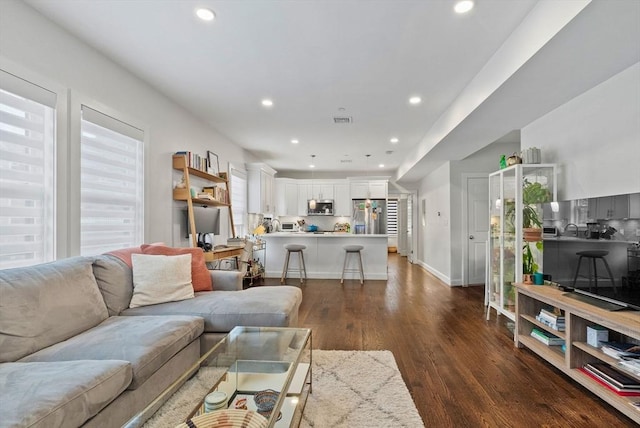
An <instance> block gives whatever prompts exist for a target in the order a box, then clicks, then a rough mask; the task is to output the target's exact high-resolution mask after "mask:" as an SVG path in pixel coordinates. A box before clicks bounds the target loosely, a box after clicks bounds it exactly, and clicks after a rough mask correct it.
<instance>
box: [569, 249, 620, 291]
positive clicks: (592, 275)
mask: <svg viewBox="0 0 640 428" xmlns="http://www.w3.org/2000/svg"><path fill="white" fill-rule="evenodd" d="M607 254H609V252H608V251H578V252H577V253H576V255H577V256H579V257H580V258H579V259H578V266H577V267H576V273H575V275H574V276H573V287H575V286H576V281H577V280H578V275H579V274H580V265H581V263H582V258H583V257H584V258H586V259H587V267H588V268H589V275H588V278H589V291H591V290H592V288H593V286H594V285H595V289H596V290H597V289H598V268H597V266H596V260H597V259H600V260H602V262H603V263H604V267H605V268H606V269H607V273H608V274H609V279H610V280H611V285H612V286H613V293H614V294H618V289H617V288H616V283H615V280H614V279H613V273H611V268H609V263H607V259H606V258H605V256H606V255H607ZM600 278H604V277H600Z"/></svg>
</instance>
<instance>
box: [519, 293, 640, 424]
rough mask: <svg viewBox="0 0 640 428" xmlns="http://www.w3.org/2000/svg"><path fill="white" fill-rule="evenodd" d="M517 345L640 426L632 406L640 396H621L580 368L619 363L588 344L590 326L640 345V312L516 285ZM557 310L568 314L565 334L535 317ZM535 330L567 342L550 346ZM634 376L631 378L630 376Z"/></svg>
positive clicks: (618, 340)
mask: <svg viewBox="0 0 640 428" xmlns="http://www.w3.org/2000/svg"><path fill="white" fill-rule="evenodd" d="M516 293H517V299H516V331H515V337H514V340H515V343H516V346H518V347H523V346H525V347H527V348H529V349H530V350H531V351H533V352H535V353H536V354H538V355H539V356H540V357H542V358H544V359H545V360H547V361H548V362H549V363H551V364H552V365H553V366H555V367H556V368H558V369H559V370H560V371H562V372H563V373H564V374H566V375H567V376H569V377H570V378H571V379H573V380H575V381H576V382H578V383H579V384H580V385H582V386H584V387H585V388H587V389H588V390H589V391H591V392H593V393H594V394H596V395H597V396H598V397H600V398H601V399H603V400H604V401H606V402H607V403H609V404H610V405H612V406H613V407H615V408H616V409H618V410H619V411H620V412H622V413H623V414H625V415H626V416H628V417H629V418H631V419H632V420H634V421H635V422H636V423H638V424H640V412H639V411H638V410H637V409H635V408H634V407H633V406H632V405H631V404H630V403H631V402H632V401H640V397H624V396H620V395H618V394H616V393H614V392H612V391H610V390H609V389H607V388H605V387H604V386H602V385H600V384H599V383H597V382H596V381H595V380H593V379H591V378H590V377H589V376H587V375H586V374H584V373H582V372H581V371H580V370H579V369H580V368H581V367H583V366H584V365H585V364H588V363H599V362H605V363H608V364H610V365H612V366H615V365H616V362H617V360H616V359H615V358H612V357H609V356H608V355H606V354H604V353H603V352H602V351H601V350H600V349H598V348H595V347H593V346H591V345H589V344H588V343H587V327H588V326H595V325H599V326H602V327H605V328H606V329H607V330H609V341H615V342H624V341H628V342H634V343H640V313H638V312H633V311H618V312H611V311H607V310H604V309H601V308H598V307H596V306H593V305H590V304H588V303H583V302H581V301H578V300H575V299H572V298H570V297H567V296H565V295H564V292H563V291H561V290H558V289H557V288H556V287H553V286H540V285H526V284H516ZM543 308H545V309H549V308H557V309H560V310H561V311H563V312H564V317H565V325H566V326H565V331H564V332H561V331H556V330H554V329H552V328H550V327H548V326H546V325H544V324H543V323H541V322H538V321H537V320H536V319H535V317H536V315H537V314H538V313H539V312H540V309H543ZM533 328H536V329H538V330H544V331H546V332H549V333H552V334H554V335H556V336H558V337H560V338H562V339H564V341H565V350H564V351H563V349H562V347H561V346H547V345H545V344H544V343H542V342H539V341H538V340H536V339H534V338H533V337H531V331H532V329H533ZM630 376H631V375H630Z"/></svg>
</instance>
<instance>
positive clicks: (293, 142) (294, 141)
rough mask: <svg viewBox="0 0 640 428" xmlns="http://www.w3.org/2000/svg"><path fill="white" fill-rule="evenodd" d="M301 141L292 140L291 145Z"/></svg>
mask: <svg viewBox="0 0 640 428" xmlns="http://www.w3.org/2000/svg"><path fill="white" fill-rule="evenodd" d="M299 142H300V141H298V140H296V139H295V138H294V139H293V140H291V144H298V143H299Z"/></svg>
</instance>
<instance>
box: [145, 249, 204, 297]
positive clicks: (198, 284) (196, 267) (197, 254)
mask: <svg viewBox="0 0 640 428" xmlns="http://www.w3.org/2000/svg"><path fill="white" fill-rule="evenodd" d="M140 248H141V249H142V254H151V255H156V256H157V255H162V256H178V255H181V254H191V283H192V284H193V291H211V290H212V289H213V287H212V284H211V275H209V269H207V264H206V263H205V261H204V252H203V251H202V248H174V247H167V246H164V245H155V244H144V245H141V246H140Z"/></svg>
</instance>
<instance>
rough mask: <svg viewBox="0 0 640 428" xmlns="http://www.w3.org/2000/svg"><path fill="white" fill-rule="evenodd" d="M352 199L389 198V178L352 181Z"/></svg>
mask: <svg viewBox="0 0 640 428" xmlns="http://www.w3.org/2000/svg"><path fill="white" fill-rule="evenodd" d="M350 190H351V199H367V198H368V199H387V191H388V183H387V180H367V181H364V180H362V181H351V183H350Z"/></svg>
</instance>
